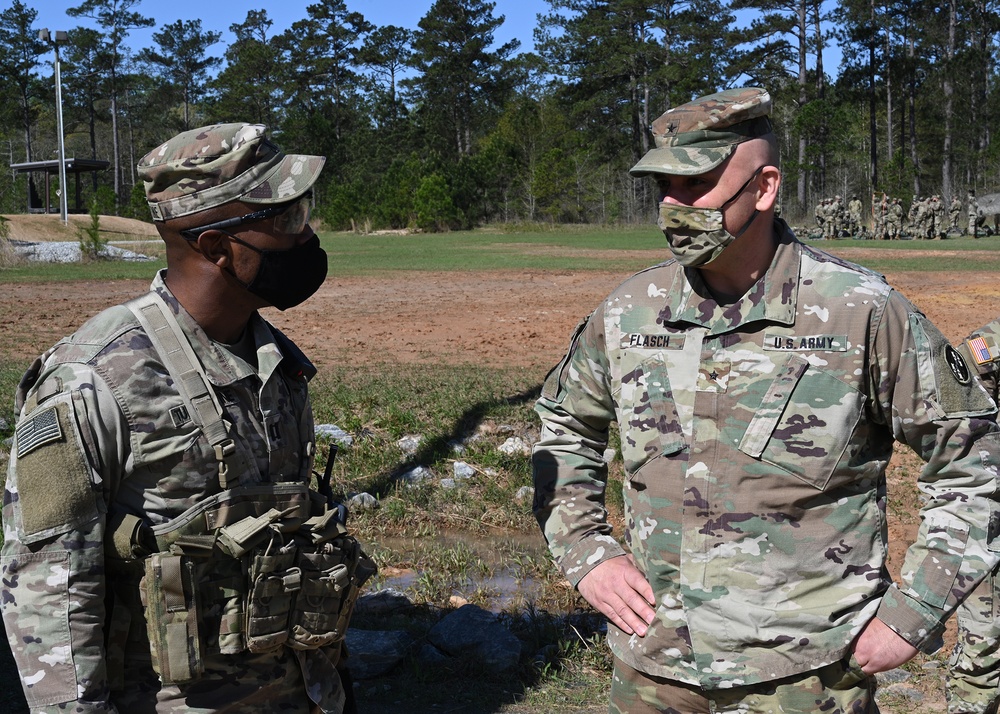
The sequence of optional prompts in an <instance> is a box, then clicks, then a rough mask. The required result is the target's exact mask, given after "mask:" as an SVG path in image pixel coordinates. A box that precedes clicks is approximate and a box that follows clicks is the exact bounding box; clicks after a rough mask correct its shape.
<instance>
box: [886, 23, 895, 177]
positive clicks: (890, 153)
mask: <svg viewBox="0 0 1000 714" xmlns="http://www.w3.org/2000/svg"><path fill="white" fill-rule="evenodd" d="M890 57H892V34H891V33H890V32H889V30H888V29H886V31H885V137H886V145H885V152H886V156H887V157H888V158H889V161H892V157H893V154H894V153H895V152H894V149H893V144H892V65H891V63H890V62H889V58H890Z"/></svg>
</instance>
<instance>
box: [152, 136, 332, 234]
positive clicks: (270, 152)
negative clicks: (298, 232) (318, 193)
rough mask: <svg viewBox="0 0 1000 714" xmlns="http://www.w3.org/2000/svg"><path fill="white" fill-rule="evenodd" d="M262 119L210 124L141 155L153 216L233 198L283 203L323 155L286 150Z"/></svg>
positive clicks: (310, 177) (306, 181)
mask: <svg viewBox="0 0 1000 714" xmlns="http://www.w3.org/2000/svg"><path fill="white" fill-rule="evenodd" d="M265 131H266V127H264V126H262V125H260V124H243V123H239V124H214V125H212V126H205V127H202V128H200V129H192V130H190V131H185V132H183V133H181V134H178V135H177V136H175V137H174V138H173V139H170V140H169V141H167V142H166V143H164V144H161V145H160V146H158V147H157V148H155V149H153V150H152V151H150V152H149V153H148V154H146V155H145V156H143V157H142V158H141V159H140V160H139V164H138V166H137V169H138V171H139V176H140V177H141V178H142V180H143V183H144V184H145V189H146V201H147V203H148V204H149V210H150V212H151V213H152V214H153V220H154V221H167V220H170V219H171V218H179V217H181V216H188V215H191V214H192V213H198V212H199V211H204V210H207V209H209V208H215V207H216V206H221V205H223V204H226V203H229V202H231V201H236V200H239V201H244V202H246V203H286V202H288V201H291V200H293V199H295V198H298V197H299V196H301V195H302V194H304V193H305V192H306V191H308V190H309V187H310V186H312V185H313V183H315V181H316V178H317V177H318V176H319V173H320V171H321V170H322V169H323V164H324V163H325V162H326V157H324V156H304V155H301V154H287V155H286V154H284V153H282V151H281V149H279V148H278V147H277V146H275V145H274V144H272V143H271V141H270V140H269V139H268V138H267V137H266V136H265V133H264V132H265Z"/></svg>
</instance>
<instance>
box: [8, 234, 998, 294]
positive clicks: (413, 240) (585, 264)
mask: <svg viewBox="0 0 1000 714" xmlns="http://www.w3.org/2000/svg"><path fill="white" fill-rule="evenodd" d="M320 239H321V242H322V245H323V247H324V249H325V250H326V251H327V253H328V254H329V256H330V274H331V275H338V276H365V275H377V274H379V273H383V272H391V271H400V270H407V271H491V270H497V271H500V270H553V271H586V270H611V271H617V272H620V273H622V275H623V276H625V275H628V274H630V273H633V272H636V271H638V270H641V269H643V268H646V267H648V266H650V265H652V264H655V263H657V262H660V261H664V260H667V259H668V258H669V257H670V253H669V251H668V249H667V246H666V243H665V241H664V238H663V235H662V234H661V233H660V231H659V230H658V229H657V228H656V226H654V225H649V226H627V227H621V226H616V227H607V226H541V225H527V226H525V225H520V226H491V227H488V228H482V229H479V230H475V231H454V232H451V233H419V234H413V235H394V234H393V235H363V234H355V233H331V232H324V233H321V234H320ZM808 243H809V245H813V246H815V247H817V248H819V249H821V250H826V251H829V252H831V253H833V254H835V255H838V254H842V255H843V257H845V258H846V259H848V260H852V261H853V262H857V263H860V264H861V265H864V266H866V267H869V268H871V269H872V270H877V271H879V272H889V271H904V270H905V271H911V270H912V271H941V270H947V271H969V270H992V269H997V268H1000V238H993V237H991V238H983V239H980V240H975V239H973V238H968V237H962V238H953V239H948V240H944V241H918V240H901V241H859V240H839V241H808ZM855 249H863V250H864V253H865V254H864V255H856V254H852V253H855V252H856V251H855ZM941 252H945V253H947V254H948V255H941ZM971 252H974V253H975V254H974V255H964V254H965V253H971ZM879 253H881V254H883V255H878V254H879ZM153 254H154V255H155V254H156V253H155V252H154V253H153ZM165 265H166V264H165V262H164V259H163V258H162V254H161V255H160V257H158V259H157V260H156V261H154V262H148V263H127V262H124V261H104V260H101V261H94V262H90V263H72V264H62V263H60V264H36V263H28V264H19V265H15V266H13V267H9V268H0V282H5V283H12V282H48V281H72V280H129V279H141V280H148V279H150V278H151V277H152V275H153V274H154V273H155V272H156V271H157V270H159V269H160V268H163V267H165Z"/></svg>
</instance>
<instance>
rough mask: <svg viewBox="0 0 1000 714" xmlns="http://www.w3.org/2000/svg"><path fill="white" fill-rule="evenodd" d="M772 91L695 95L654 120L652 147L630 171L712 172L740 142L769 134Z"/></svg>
mask: <svg viewBox="0 0 1000 714" xmlns="http://www.w3.org/2000/svg"><path fill="white" fill-rule="evenodd" d="M770 113H771V95H770V94H768V93H767V91H766V90H764V89H759V88H757V87H745V88H743V89H727V90H725V91H724V92H717V93H716V94H709V95H708V96H705V97H699V98H698V99H695V100H693V101H690V102H688V103H687V104H682V105H681V106H679V107H674V108H673V109H668V110H667V111H666V112H664V113H663V114H661V115H660V116H659V117H658V118H657V119H656V121H654V122H653V126H652V130H653V140H654V141H655V143H656V148H653V149H650V150H649V151H647V152H646V155H645V156H643V157H642V158H641V159H640V160H639V163H637V164H636V165H635V166H633V167H632V168H631V169H630V170H629V173H630V174H631V175H632V176H648V175H649V174H678V175H682V176H695V175H697V174H703V173H705V172H706V171H711V170H712V169H714V168H715V167H716V166H718V165H719V164H721V163H722V162H723V161H725V160H726V159H727V158H729V155H730V154H732V153H733V151H734V150H735V148H736V146H737V145H738V144H741V143H743V142H744V141H748V140H749V139H753V138H756V137H758V136H766V135H767V134H770V133H771V120H770V119H768V115H769V114H770Z"/></svg>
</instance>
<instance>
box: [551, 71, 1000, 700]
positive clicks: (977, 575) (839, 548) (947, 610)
mask: <svg viewBox="0 0 1000 714" xmlns="http://www.w3.org/2000/svg"><path fill="white" fill-rule="evenodd" d="M770 108H771V98H770V96H769V95H768V93H767V92H766V91H764V90H763V89H757V88H745V89H734V90H727V91H724V92H719V93H717V94H713V95H710V96H706V97H702V98H699V99H696V100H694V101H691V102H689V103H687V104H684V105H681V106H679V107H676V108H674V109H671V110H669V111H667V112H666V113H665V114H663V115H662V116H660V117H659V118H658V119H657V120H656V121H655V122H654V123H653V127H652V129H653V135H654V138H655V142H656V146H655V148H653V149H651V150H650V151H649V152H648V153H647V154H646V155H645V156H643V157H642V159H641V160H640V161H639V163H638V164H637V165H636V166H635V167H634V168H633V169H632V175H633V176H650V177H652V178H653V179H654V180H655V181H656V182H657V185H658V188H659V195H660V198H661V203H660V204H659V226H660V228H661V229H662V230H663V233H664V235H665V237H666V240H667V246H668V248H669V250H670V253H671V255H672V259H671V260H668V261H667V262H665V263H662V264H660V265H657V266H655V267H652V268H649V269H647V270H645V271H642V272H640V273H638V274H636V275H634V276H633V277H631V278H629V279H628V280H626V281H625V282H624V283H623V284H622V285H621V286H620V287H619V288H617V289H616V290H614V291H613V292H612V293H611V295H610V296H609V297H608V298H607V299H606V300H605V301H604V302H603V303H602V304H601V305H600V306H599V307H598V308H597V310H595V311H594V313H593V314H592V315H590V317H589V318H587V319H585V320H584V321H583V322H582V323H581V325H580V326H579V328H578V329H577V331H576V333H575V334H574V335H573V338H572V340H571V343H570V349H569V351H568V353H567V355H566V356H565V357H564V359H563V360H562V362H561V363H560V364H559V365H557V366H556V368H555V369H553V370H552V372H551V373H550V374H549V375H548V377H547V378H546V380H545V382H544V385H543V388H542V394H541V397H540V398H539V400H538V402H537V403H536V411H537V412H538V414H539V416H540V418H541V422H542V431H541V438H540V440H539V442H538V443H537V444H536V446H535V448H534V452H533V456H532V463H533V469H534V479H535V502H534V511H535V515H536V517H537V518H538V521H539V523H540V525H541V527H542V530H543V532H544V534H545V536H546V539H547V541H548V543H549V547H550V550H551V551H552V553H553V555H554V557H555V559H556V561H557V562H558V564H559V566H560V567H561V568H562V570H563V572H564V573H565V575H566V577H567V578H568V579H569V580H570V581H571V582H572V583H573V584H574V585H575V586H576V587H577V588H578V590H579V592H580V593H581V594H582V595H583V596H584V597H585V598H586V599H587V600H588V601H589V602H590V603H591V604H592V605H593V606H594V607H595V608H597V609H598V610H600V611H601V612H602V613H604V614H605V615H606V616H607V617H608V618H609V620H610V626H609V633H608V639H609V644H610V646H611V650H612V652H613V654H614V657H615V668H614V676H613V680H612V685H611V694H610V698H611V707H610V710H611V711H613V712H661V711H681V712H708V711H723V710H725V711H737V710H739V711H742V710H744V709H745V708H747V709H748V710H749V709H751V708H752V709H753V710H754V711H779V710H780V711H783V712H807V713H809V714H814V713H815V712H817V711H852V712H874V711H876V705H875V702H874V699H873V693H874V678H873V677H872V675H873V674H874V673H876V672H880V671H884V670H887V669H891V668H893V667H897V666H899V665H900V664H902V663H903V662H905V661H907V660H908V659H910V658H911V657H913V656H914V655H915V654H916V653H917V652H918V651H919V650H921V649H922V650H932V649H934V648H936V647H937V646H938V644H939V642H940V633H941V632H942V629H943V627H944V622H945V620H946V619H947V618H948V616H949V615H950V614H951V613H952V612H953V611H954V609H955V607H956V606H957V604H958V602H959V601H960V600H961V599H962V598H963V597H964V596H965V595H966V594H967V593H968V592H969V591H970V590H971V589H972V588H973V587H974V586H975V583H977V582H978V581H979V580H981V579H982V578H983V577H984V576H985V575H986V574H987V573H988V572H990V570H991V569H992V568H993V565H994V563H996V562H997V558H998V554H997V553H995V552H993V551H992V550H991V549H990V548H988V547H987V541H988V540H989V538H990V537H991V536H992V535H993V534H992V533H991V531H990V529H991V528H995V527H996V520H995V519H993V520H991V516H993V514H995V512H996V503H995V501H994V500H993V498H994V494H995V493H996V487H997V483H996V479H997V476H996V474H997V466H998V465H1000V455H998V454H997V446H996V445H997V439H998V436H997V435H998V429H997V425H996V422H995V420H994V419H995V414H996V408H995V406H994V403H993V401H992V400H991V399H990V398H989V395H988V394H986V392H985V390H984V389H983V388H982V386H981V385H980V384H979V383H978V382H977V381H976V380H974V379H973V378H972V374H971V371H970V368H969V366H968V364H967V363H966V362H965V361H964V360H963V359H962V358H961V357H960V356H959V354H958V353H957V352H956V351H955V350H954V349H952V348H951V347H950V345H948V343H947V341H946V340H945V338H944V337H943V336H942V334H941V333H940V332H939V331H938V330H937V329H936V328H935V327H934V326H933V325H932V324H931V323H930V322H929V321H928V320H927V319H926V318H925V317H924V316H923V315H922V314H921V313H920V312H919V311H918V310H916V309H915V308H914V307H913V306H912V305H911V304H910V303H909V302H908V301H907V300H906V299H905V298H904V297H902V296H901V295H900V294H899V293H897V292H895V291H894V290H892V289H891V288H890V287H889V286H888V285H887V284H886V283H885V282H884V280H883V279H882V277H881V276H879V275H878V274H876V273H873V272H871V271H869V270H867V269H865V268H861V267H859V266H856V265H853V264H851V263H847V262H845V261H843V260H841V259H839V258H836V257H833V256H831V255H829V254H827V253H824V252H822V251H820V250H815V249H814V248H813V247H812V246H810V245H804V244H803V243H801V242H799V241H798V240H797V239H796V238H795V236H794V235H793V234H792V232H791V230H790V229H789V227H788V226H787V225H786V224H785V223H784V222H783V221H782V220H781V219H778V218H776V217H775V216H774V203H775V199H776V197H777V195H778V187H779V185H780V183H781V172H780V170H779V168H778V150H777V142H776V138H775V136H774V134H773V133H772V130H771V124H770V120H769V114H770ZM612 422H617V425H618V429H619V431H620V435H621V456H622V459H623V462H624V468H625V482H624V486H623V495H624V508H625V521H626V531H625V534H624V539H625V545H622V544H620V543H619V541H618V540H617V539H616V538H615V537H614V536H613V534H612V529H611V526H610V525H609V524H608V522H607V519H606V512H605V509H604V495H605V488H606V487H607V476H608V470H607V464H606V463H605V460H604V456H603V454H604V449H605V448H606V447H607V444H608V436H609V427H610V425H611V423H612ZM895 441H899V442H902V443H905V444H908V445H910V446H911V447H912V448H913V449H914V450H916V452H917V453H918V454H919V456H921V457H922V458H923V459H924V460H925V461H926V462H927V466H926V468H925V469H924V471H923V472H922V474H921V475H920V477H919V482H920V487H921V488H922V489H923V491H924V495H925V497H926V501H925V506H924V508H923V510H922V525H921V527H920V530H919V532H918V534H917V537H916V540H915V542H914V543H913V545H912V546H911V547H910V549H909V551H908V555H907V561H906V562H907V565H906V567H904V568H903V576H902V581H901V582H899V583H894V582H892V581H891V580H890V578H889V576H888V569H887V567H886V553H887V543H886V542H885V539H886V532H885V529H884V522H885V521H884V501H885V498H886V496H885V494H886V480H885V469H886V466H887V464H888V462H889V459H890V458H891V456H892V451H893V443H894V442H895Z"/></svg>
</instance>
